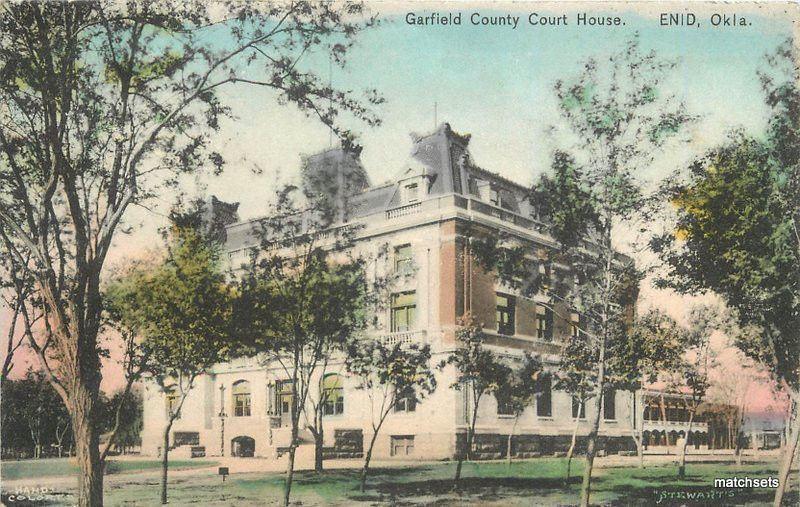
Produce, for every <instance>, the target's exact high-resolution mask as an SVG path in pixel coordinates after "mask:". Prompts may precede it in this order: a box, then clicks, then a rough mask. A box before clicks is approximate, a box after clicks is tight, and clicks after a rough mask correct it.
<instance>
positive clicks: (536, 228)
mask: <svg viewBox="0 0 800 507" xmlns="http://www.w3.org/2000/svg"><path fill="white" fill-rule="evenodd" d="M412 138H413V142H412V149H411V156H410V158H409V161H408V163H407V164H405V166H404V167H401V168H398V169H399V170H398V174H399V175H398V176H397V178H396V179H395V180H394V181H391V182H389V183H385V184H382V185H376V186H373V185H371V183H370V181H369V178H368V176H367V173H366V172H365V171H364V169H363V167H362V166H361V163H360V161H359V159H358V155H357V154H353V153H346V152H344V151H342V150H338V149H333V150H328V151H325V152H322V153H320V154H317V155H314V156H311V157H308V158H307V159H306V160H305V165H304V171H305V173H304V174H305V176H306V179H307V180H309V181H321V180H328V181H334V182H338V185H335V186H336V190H335V191H334V192H335V194H336V195H334V196H332V198H333V199H334V201H335V202H336V203H337V206H338V208H339V209H338V212H339V215H338V219H339V220H338V223H337V224H336V225H335V226H334V227H344V226H352V225H357V226H358V229H357V232H356V242H355V247H354V248H356V249H357V250H358V251H359V252H361V253H370V252H373V253H374V252H378V251H379V250H381V249H384V251H388V252H389V263H388V264H389V266H388V269H391V270H395V271H397V272H400V273H402V274H403V275H404V276H401V277H399V278H398V280H399V282H398V283H397V284H396V287H394V288H393V292H392V294H391V296H390V301H388V302H387V305H386V309H385V311H383V312H382V314H381V315H380V316H379V321H380V322H379V326H378V327H377V328H376V329H374V330H372V331H371V332H372V333H373V334H374V335H375V336H377V337H380V338H381V339H383V340H386V341H388V342H389V343H395V342H402V343H409V342H415V343H427V344H430V346H431V348H432V353H433V356H434V357H433V359H432V361H431V363H432V366H433V365H435V364H437V363H439V362H440V361H441V360H442V359H444V358H445V357H446V356H447V354H448V352H449V351H451V350H453V348H454V347H455V346H456V341H455V330H456V325H457V319H458V318H459V317H460V316H461V315H463V314H465V313H467V312H470V313H472V314H473V315H475V316H476V317H477V318H478V320H479V321H480V322H482V323H483V325H484V330H485V332H486V334H487V335H488V336H489V343H490V346H491V347H492V348H493V349H494V350H495V351H496V352H498V353H499V354H501V355H502V356H503V357H505V358H506V359H507V360H508V361H513V360H514V358H521V357H522V355H523V354H524V352H526V351H530V352H532V353H534V354H535V355H537V356H539V357H541V359H542V361H543V362H544V363H545V365H546V368H547V369H548V370H550V371H554V370H555V368H556V367H557V364H558V360H559V353H560V351H561V349H562V347H563V345H564V343H565V342H566V340H568V339H569V337H570V335H571V334H572V333H574V332H577V331H576V324H577V322H578V319H579V317H578V315H576V314H574V313H571V312H570V311H569V309H568V308H556V312H552V311H550V310H549V309H548V308H546V307H545V305H543V304H542V303H543V302H545V301H546V300H545V297H544V296H543V295H541V296H533V297H524V296H523V295H522V294H520V292H518V291H516V290H513V289H512V288H510V287H507V286H505V285H504V284H503V283H502V282H501V281H500V280H498V279H497V277H496V276H494V275H493V274H492V273H487V272H486V271H484V270H483V269H481V267H480V266H479V265H478V264H477V263H476V262H475V261H474V260H472V258H471V257H470V255H469V253H468V248H469V238H470V237H474V236H475V235H476V234H477V235H483V236H485V235H490V234H495V235H498V236H499V235H502V236H503V237H504V238H512V240H513V241H518V242H521V243H523V244H525V245H527V246H529V247H530V248H529V249H528V251H529V252H531V253H532V254H533V255H539V256H543V255H544V254H545V252H547V251H548V249H552V248H554V247H555V243H554V241H553V239H552V238H551V237H550V236H549V235H548V233H547V232H546V227H545V226H544V224H543V223H541V222H540V221H539V220H538V216H537V212H536V206H535V203H531V202H530V200H529V199H528V198H527V196H528V191H527V188H525V187H523V186H522V185H519V184H517V183H514V182H512V181H509V180H508V179H506V178H503V177H501V176H499V175H497V174H495V173H493V172H490V171H487V170H485V169H483V168H480V167H478V166H477V165H475V164H474V163H473V161H472V159H471V157H470V154H469V150H468V144H469V136H468V135H459V134H457V133H456V132H454V131H453V130H452V129H451V128H450V126H449V125H447V124H443V125H442V126H441V127H439V128H438V129H436V130H435V131H434V132H432V133H430V134H428V135H422V136H412ZM309 176H311V178H310V179H309V178H308V177H309ZM208 211H209V213H210V214H212V215H213V217H212V218H213V219H214V220H217V221H222V224H223V225H224V226H225V227H224V229H221V231H222V230H224V232H221V236H222V237H221V239H222V240H224V242H225V248H226V251H227V253H228V256H229V259H230V262H231V263H232V264H233V266H236V265H241V263H242V262H243V261H244V260H245V259H247V258H248V255H249V252H250V251H251V249H253V248H257V247H258V245H259V242H258V241H257V240H256V239H255V238H254V236H253V233H252V231H253V225H254V224H255V223H256V221H248V222H238V218H237V217H236V208H235V206H232V205H227V204H224V203H221V202H219V201H216V200H213V202H212V203H211V206H209V210H208ZM568 273H569V268H568V267H567V266H558V265H555V266H553V268H552V272H548V273H546V275H547V277H551V278H555V277H562V276H569V275H568ZM631 311H633V309H632V308H631ZM559 316H569V319H565V318H563V317H559ZM437 377H438V378H437V380H438V389H437V390H436V391H435V392H434V393H433V394H432V395H431V396H430V397H428V398H426V399H424V400H422V401H421V402H419V403H410V402H407V401H406V402H401V403H398V405H397V406H396V407H395V409H394V410H393V412H392V413H391V415H390V416H389V418H388V420H387V422H386V423H385V425H384V427H383V428H382V429H381V436H379V439H378V441H377V443H376V447H375V457H376V458H389V457H402V458H404V459H409V458H419V459H444V458H451V457H453V456H454V455H455V454H456V449H457V446H458V445H459V443H460V442H463V439H464V434H465V432H466V428H467V413H468V410H469V406H470V403H471V401H472V400H470V399H468V396H467V395H466V391H465V390H460V391H459V390H454V389H451V388H450V385H451V384H452V383H453V380H454V378H455V374H454V372H453V371H452V369H444V370H442V371H437ZM316 383H317V384H318V389H323V390H325V392H326V393H327V395H328V396H327V398H328V400H329V402H328V403H327V404H326V406H325V416H324V430H325V431H324V433H325V452H326V455H327V456H339V457H345V456H358V455H360V453H362V452H363V446H364V441H365V440H367V441H368V438H369V437H370V431H371V430H370V428H371V426H370V407H369V405H368V399H367V396H366V394H365V393H364V392H363V391H360V390H357V389H355V388H354V384H355V382H354V381H353V379H350V378H348V376H347V375H346V373H345V372H344V367H343V362H342V360H341V358H338V359H337V358H334V359H332V361H331V364H330V365H329V366H328V368H327V370H326V374H325V376H324V378H319V379H316ZM545 383H546V382H545ZM293 395H294V393H293V389H292V385H291V382H290V381H289V380H288V379H287V377H286V374H285V372H284V370H283V369H282V368H279V367H277V365H273V364H269V363H265V362H264V361H263V360H258V359H257V358H251V359H238V360H235V361H231V362H227V363H224V364H218V365H216V366H215V367H214V368H213V369H211V370H210V371H209V372H208V373H207V374H205V375H203V376H201V377H200V378H199V379H198V380H197V381H196V384H195V386H194V389H193V390H192V391H191V393H190V395H189V396H188V398H187V400H186V402H185V404H184V406H183V409H182V411H181V414H180V418H179V419H178V420H176V422H175V424H174V426H173V428H172V435H171V441H172V446H173V447H174V448H176V454H177V455H180V454H181V453H185V454H187V455H192V454H194V455H207V456H220V455H222V456H262V457H267V458H269V457H275V456H277V455H279V454H280V453H281V452H282V451H283V450H285V448H286V447H287V446H288V444H289V430H290V428H289V425H290V419H289V413H288V412H289V407H290V406H291V400H292V396H293ZM640 399H641V396H634V395H633V393H629V392H610V393H608V394H607V395H606V396H603V397H602V399H600V400H592V401H590V402H589V404H588V405H589V406H588V407H586V408H587V410H585V411H583V413H579V410H578V409H579V407H578V406H577V405H576V403H574V402H573V400H572V398H571V397H570V395H568V394H567V393H566V392H562V391H559V390H555V389H553V388H552V385H551V386H550V387H547V386H545V389H544V392H543V393H542V394H541V395H540V396H539V397H538V399H537V400H536V401H535V403H533V405H532V406H530V407H528V409H527V410H526V411H525V412H524V414H523V415H522V416H521V417H520V418H519V420H518V421H517V423H516V425H515V423H514V417H513V416H512V415H510V414H508V413H506V411H505V409H504V407H503V406H502V404H500V405H498V403H497V402H496V400H495V399H493V398H491V397H487V398H486V399H485V400H483V401H482V402H481V410H480V412H479V415H478V419H477V425H476V431H477V441H476V446H477V454H478V455H479V456H481V457H487V458H489V457H500V456H502V455H503V454H504V453H505V438H506V436H507V435H508V434H509V432H510V431H512V427H514V426H515V430H514V431H515V434H516V435H519V436H518V437H515V439H514V445H513V449H512V452H513V454H515V455H517V456H536V455H548V454H550V455H552V454H553V453H556V452H563V451H566V449H567V448H568V446H569V441H570V437H571V434H572V431H573V428H574V426H575V422H576V418H578V419H580V424H581V425H582V427H581V429H580V431H579V434H583V435H585V434H586V433H587V432H588V429H589V428H588V421H586V418H585V414H589V413H590V410H591V409H592V404H593V403H598V402H599V403H602V404H603V409H602V414H603V418H602V421H601V425H600V445H601V447H602V448H603V449H605V451H606V452H609V453H612V452H618V451H620V450H632V449H634V447H633V446H634V444H633V439H632V438H631V432H632V431H633V428H634V425H639V424H642V421H636V420H635V417H634V414H641V413H642V410H641V407H639V408H637V402H638V401H639V400H640ZM172 402H173V399H172V398H171V397H170V396H166V397H165V396H164V395H163V394H162V393H161V392H159V391H158V389H157V388H156V387H155V386H154V385H147V386H146V391H145V407H144V410H145V417H144V421H145V423H144V430H143V435H142V447H143V452H144V453H145V454H152V455H157V454H159V453H160V451H161V445H162V436H161V435H162V431H163V427H164V425H165V421H166V417H167V413H168V410H169V407H170V404H171V403H172ZM311 419H312V418H311V417H309V418H308V420H311ZM303 421H305V418H303V417H301V424H302V423H303ZM654 429H655V428H654ZM668 431H669V430H668ZM301 438H302V445H309V446H311V445H313V440H312V438H311V435H310V434H309V432H308V431H307V430H304V431H301Z"/></svg>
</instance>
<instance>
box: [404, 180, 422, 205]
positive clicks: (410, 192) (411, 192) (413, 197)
mask: <svg viewBox="0 0 800 507" xmlns="http://www.w3.org/2000/svg"><path fill="white" fill-rule="evenodd" d="M404 191H405V196H406V202H407V203H412V202H418V201H419V185H418V184H417V183H408V184H407V185H406V186H405V188H404Z"/></svg>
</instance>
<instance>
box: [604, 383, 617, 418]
mask: <svg viewBox="0 0 800 507" xmlns="http://www.w3.org/2000/svg"><path fill="white" fill-rule="evenodd" d="M616 418H617V392H616V391H615V390H613V389H609V390H607V391H606V392H604V393H603V419H605V420H606V421H613V420H615V419H616Z"/></svg>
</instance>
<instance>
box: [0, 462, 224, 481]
mask: <svg viewBox="0 0 800 507" xmlns="http://www.w3.org/2000/svg"><path fill="white" fill-rule="evenodd" d="M214 464H215V462H213V461H198V460H192V461H188V460H186V461H170V462H169V466H170V469H173V470H174V469H176V468H197V467H207V466H213V465H214ZM0 467H2V468H0V472H2V478H3V480H9V481H11V480H14V479H30V478H35V477H57V476H61V475H75V474H76V473H78V466H77V465H76V464H75V463H73V462H71V460H70V459H69V458H52V459H40V460H38V459H31V460H22V461H5V462H3V463H2V464H0ZM160 467H161V462H160V461H157V460H110V461H109V462H108V464H107V465H106V475H110V474H118V473H124V472H136V471H139V470H149V469H153V468H160Z"/></svg>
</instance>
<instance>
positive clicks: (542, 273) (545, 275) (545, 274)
mask: <svg viewBox="0 0 800 507" xmlns="http://www.w3.org/2000/svg"><path fill="white" fill-rule="evenodd" d="M551 273H552V271H551V270H550V265H549V264H545V263H544V262H540V263H539V284H540V287H541V291H542V292H547V291H548V290H550V281H551Z"/></svg>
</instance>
